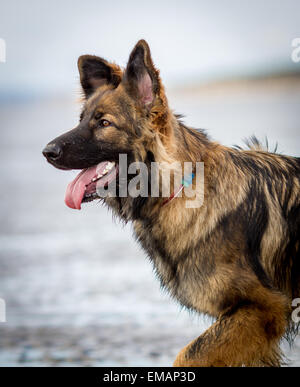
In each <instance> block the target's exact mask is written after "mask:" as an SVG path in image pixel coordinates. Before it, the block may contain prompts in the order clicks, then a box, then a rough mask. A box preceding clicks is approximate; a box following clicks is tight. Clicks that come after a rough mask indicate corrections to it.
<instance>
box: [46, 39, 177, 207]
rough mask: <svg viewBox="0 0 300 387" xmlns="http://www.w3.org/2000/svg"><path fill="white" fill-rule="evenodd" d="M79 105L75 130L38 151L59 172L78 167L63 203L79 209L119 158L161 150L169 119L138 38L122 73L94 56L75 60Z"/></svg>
mask: <svg viewBox="0 0 300 387" xmlns="http://www.w3.org/2000/svg"><path fill="white" fill-rule="evenodd" d="M78 69H79V73H80V81H81V86H82V90H83V94H84V106H83V109H82V113H81V116H80V122H79V124H78V126H77V127H76V128H74V129H72V130H70V131H69V132H67V133H65V134H63V135H62V136H60V137H57V138H55V139H54V140H53V141H51V142H50V143H49V144H48V145H47V146H46V147H45V149H44V150H43V154H44V156H45V157H46V158H47V160H48V161H49V162H50V163H51V164H52V165H54V166H55V167H56V168H60V169H81V170H82V171H81V172H80V173H79V175H78V176H77V177H76V178H75V180H74V181H73V182H72V183H70V184H69V186H68V188H67V193H66V203H67V205H68V206H70V207H72V208H77V209H80V207H81V203H82V201H90V200H92V199H93V198H97V197H98V195H97V194H96V192H95V191H96V189H95V186H96V183H97V184H98V185H99V184H100V185H103V186H104V185H107V184H108V183H109V182H111V181H112V180H114V179H116V177H117V175H118V160H119V155H120V154H126V155H127V156H128V159H129V160H131V161H145V159H146V158H147V155H149V154H152V155H153V153H155V151H154V148H155V147H157V146H164V145H162V144H164V143H165V144H166V142H167V140H166V139H167V138H168V131H170V127H171V124H170V120H171V119H172V118H171V117H172V115H171V113H170V112H169V109H168V106H167V100H166V97H165V94H164V89H163V86H162V83H161V80H160V77H159V72H158V70H156V68H155V67H154V65H153V62H152V59H151V53H150V49H149V46H148V44H147V43H146V42H145V41H144V40H140V41H139V42H138V43H137V44H136V46H135V47H134V49H133V51H132V52H131V54H130V57H129V61H128V64H127V67H126V69H125V70H124V72H123V71H122V70H121V68H120V67H119V66H117V65H115V64H112V63H109V62H107V61H106V60H104V59H102V58H99V57H97V56H91V55H84V56H81V57H80V58H79V60H78Z"/></svg>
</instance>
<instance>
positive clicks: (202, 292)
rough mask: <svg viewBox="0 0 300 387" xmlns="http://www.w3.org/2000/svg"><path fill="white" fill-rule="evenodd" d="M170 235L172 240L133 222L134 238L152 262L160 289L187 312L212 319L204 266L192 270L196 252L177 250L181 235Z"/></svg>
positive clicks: (154, 229) (174, 231) (140, 223)
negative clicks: (202, 313) (162, 288)
mask: <svg viewBox="0 0 300 387" xmlns="http://www.w3.org/2000/svg"><path fill="white" fill-rule="evenodd" d="M172 231H173V232H172V239H171V238H170V237H169V235H168V234H166V233H164V232H163V230H161V229H160V228H159V227H157V226H154V227H153V226H152V225H150V224H149V223H145V222H140V221H136V222H134V232H135V236H136V238H137V240H138V241H139V243H140V244H141V245H142V247H143V248H144V250H145V251H146V253H147V255H148V256H149V258H150V259H151V261H152V263H153V266H154V269H155V272H156V274H157V276H158V278H159V280H160V282H161V284H162V286H163V287H164V288H166V289H167V290H168V291H169V292H170V293H171V295H172V296H173V297H175V298H177V300H178V301H179V302H180V303H181V304H182V305H184V306H186V307H187V308H190V309H194V310H197V311H199V312H205V313H209V314H212V315H213V314H214V312H213V307H212V305H211V302H210V299H209V296H208V294H207V281H208V269H207V267H206V265H205V264H203V268H202V269H201V267H200V269H199V266H198V267H197V270H195V255H194V253H195V252H193V253H192V250H191V251H190V252H189V248H187V249H182V248H180V240H179V239H180V233H179V234H178V235H177V236H176V230H172ZM176 243H178V248H177V246H176ZM189 253H190V254H189ZM200 261H201V253H200V252H199V256H198V263H199V262H200ZM200 266H201V265H200Z"/></svg>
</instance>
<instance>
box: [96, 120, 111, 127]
mask: <svg viewBox="0 0 300 387" xmlns="http://www.w3.org/2000/svg"><path fill="white" fill-rule="evenodd" d="M110 125H111V123H110V122H109V121H107V120H100V121H99V126H101V128H103V127H104V128H106V127H107V126H110Z"/></svg>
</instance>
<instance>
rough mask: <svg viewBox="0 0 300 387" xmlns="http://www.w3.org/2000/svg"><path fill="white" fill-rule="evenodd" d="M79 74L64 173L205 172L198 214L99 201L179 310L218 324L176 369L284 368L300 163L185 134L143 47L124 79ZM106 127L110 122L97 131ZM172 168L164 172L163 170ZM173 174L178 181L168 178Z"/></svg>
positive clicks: (121, 74)
mask: <svg viewBox="0 0 300 387" xmlns="http://www.w3.org/2000/svg"><path fill="white" fill-rule="evenodd" d="M78 67H79V72H80V80H81V85H82V88H83V92H84V107H83V111H82V114H81V121H80V123H79V125H78V126H77V127H76V128H75V129H73V130H72V131H70V132H68V133H66V134H64V135H62V136H60V137H58V138H57V139H55V140H53V141H52V142H51V143H50V145H51V144H52V146H59V147H60V150H61V152H60V154H59V157H55V158H54V157H51V155H50V154H49V152H48V153H47V152H45V155H46V157H47V159H48V161H50V162H51V163H52V164H53V165H54V166H56V167H57V168H62V169H84V168H88V167H91V166H93V165H96V164H97V163H99V162H101V161H103V160H110V161H116V162H117V161H118V156H119V154H120V153H126V154H127V156H128V160H129V161H144V162H146V163H147V165H150V163H151V161H157V162H165V165H166V168H168V166H171V164H172V163H173V162H174V161H179V162H180V163H183V162H186V161H190V162H192V163H193V165H195V163H196V162H197V161H201V162H204V175H205V185H204V203H203V205H202V206H201V207H200V208H186V206H185V203H186V199H187V198H186V197H185V196H184V195H183V196H182V197H180V198H176V199H174V200H173V201H171V202H170V203H168V205H165V206H163V205H162V203H163V200H164V199H163V198H161V197H160V198H151V197H148V198H142V197H137V198H132V197H125V198H123V197H116V198H106V199H104V202H105V203H106V204H107V205H108V206H109V207H110V208H112V209H113V211H114V212H115V214H117V216H119V217H120V218H122V219H123V220H125V221H126V222H127V221H131V222H133V226H134V232H135V237H136V239H137V240H138V242H139V243H140V244H141V245H142V246H143V248H144V250H145V252H146V253H147V255H148V256H149V257H150V259H151V261H152V262H153V265H154V268H155V271H156V273H157V275H158V277H159V279H160V281H161V283H162V285H163V286H164V287H165V288H166V289H167V290H168V291H169V292H170V294H171V295H172V296H173V297H174V298H176V299H177V300H178V301H179V302H180V303H181V304H182V305H183V306H185V307H187V308H189V309H191V310H193V311H196V312H199V313H205V314H208V315H210V316H212V317H214V318H216V322H215V323H214V324H213V325H212V326H211V327H210V328H209V329H208V330H207V331H206V332H205V333H204V334H202V335H201V336H199V337H198V338H196V339H195V340H194V341H192V342H191V343H190V344H188V345H187V346H186V347H185V348H184V349H183V350H182V351H181V352H180V353H179V355H178V356H177V358H176V360H175V363H174V365H175V366H279V365H280V364H281V354H280V350H279V342H280V339H281V338H282V337H283V335H284V334H285V333H288V332H292V331H293V330H294V329H295V326H294V324H293V323H292V321H291V318H290V316H291V302H292V299H294V298H297V297H300V247H299V231H300V210H299V209H300V207H299V206H300V197H299V193H300V159H299V158H295V157H289V156H282V155H279V154H275V153H271V152H268V151H267V150H264V149H263V148H262V147H261V146H260V145H259V143H258V142H257V140H256V139H255V138H254V139H252V142H250V143H249V145H250V149H246V150H243V149H237V148H229V147H225V146H222V145H220V144H218V143H216V142H212V141H210V140H209V138H208V137H207V136H206V134H205V133H204V132H203V131H201V130H195V129H191V128H188V127H186V126H185V125H184V124H183V123H182V122H181V120H180V118H179V117H178V116H176V115H174V114H173V112H172V111H171V110H170V109H169V107H168V102H167V98H166V95H165V91H164V87H163V85H162V82H161V79H160V76H159V71H158V70H157V69H156V68H155V67H154V65H153V62H152V59H151V54H150V50H149V47H148V45H147V43H146V42H145V41H144V40H141V41H139V42H138V43H137V45H136V46H135V48H134V49H133V51H132V53H131V55H130V58H129V61H128V65H127V68H126V69H125V70H124V71H123V70H121V68H120V67H118V66H117V65H115V64H111V63H109V62H107V61H106V60H104V59H102V58H99V57H94V56H90V55H85V56H82V57H80V58H79V61H78ZM103 118H105V119H106V120H108V121H109V122H110V125H109V126H107V127H101V125H99V122H100V121H101V120H103ZM170 168H171V167H170ZM173 172H174V173H175V171H173Z"/></svg>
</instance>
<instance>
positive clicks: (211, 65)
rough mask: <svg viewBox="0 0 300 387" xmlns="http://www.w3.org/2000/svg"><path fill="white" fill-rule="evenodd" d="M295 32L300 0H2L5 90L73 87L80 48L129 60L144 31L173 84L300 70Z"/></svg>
mask: <svg viewBox="0 0 300 387" xmlns="http://www.w3.org/2000/svg"><path fill="white" fill-rule="evenodd" d="M295 37H300V1H299V0H263V1H262V0H251V1H250V0H248V1H247V0H184V1H176V0H171V1H169V0H151V1H144V0H138V1H137V0H126V1H125V0H114V1H108V0H105V1H102V0H85V1H82V0H51V1H50V0H26V1H25V0H24V1H22V0H19V1H18V0H9V1H5V0H0V38H3V39H5V41H6V45H7V54H6V56H7V62H6V63H5V64H3V63H0V94H1V92H2V94H3V93H7V92H8V91H9V92H11V93H15V92H21V93H23V92H24V93H27V92H35V93H36V92H37V93H38V92H42V93H45V92H52V93H53V92H55V93H61V92H64V91H66V92H71V91H73V90H75V89H76V88H77V83H78V75H77V67H76V61H77V57H78V56H79V55H81V54H86V53H89V54H98V55H100V56H103V57H104V58H107V59H110V60H113V61H115V62H118V63H119V64H121V65H125V64H126V61H127V59H128V56H129V52H130V50H131V49H132V47H133V46H134V44H135V43H136V41H137V40H139V39H140V38H145V39H146V40H147V41H148V42H149V44H150V46H151V49H152V56H153V59H154V61H155V63H156V65H157V67H158V68H160V69H161V73H162V76H163V78H164V80H165V83H166V84H167V85H173V84H178V83H183V82H185V81H189V82H193V80H195V81H196V82H199V81H207V80H210V79H212V78H218V77H223V76H225V77H226V76H230V75H232V74H233V75H240V74H246V75H247V74H249V73H255V72H257V71H258V72H261V71H272V72H273V71H277V70H280V69H282V68H286V69H288V68H295V69H296V67H298V68H299V69H300V64H299V63H298V64H294V63H292V61H291V59H290V56H291V51H292V48H291V41H292V39H293V38H295Z"/></svg>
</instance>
